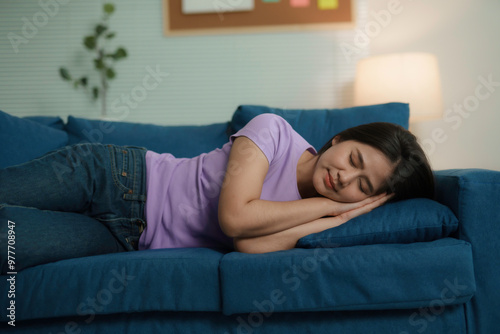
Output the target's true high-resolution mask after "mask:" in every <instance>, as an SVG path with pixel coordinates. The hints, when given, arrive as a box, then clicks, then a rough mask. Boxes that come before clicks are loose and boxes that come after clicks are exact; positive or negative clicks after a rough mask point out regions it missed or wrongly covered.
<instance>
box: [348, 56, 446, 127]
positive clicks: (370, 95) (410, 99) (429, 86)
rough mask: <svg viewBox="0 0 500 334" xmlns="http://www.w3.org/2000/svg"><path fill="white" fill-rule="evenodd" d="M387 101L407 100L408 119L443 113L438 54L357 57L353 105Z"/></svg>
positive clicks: (426, 118)
mask: <svg viewBox="0 0 500 334" xmlns="http://www.w3.org/2000/svg"><path fill="white" fill-rule="evenodd" d="M388 102H405V103H409V104H410V121H420V120H429V119H436V118H440V117H442V115H443V102H442V97H441V82H440V79H439V68H438V62H437V58H436V57H435V56H434V55H432V54H428V53H398V54H389V55H382V56H374V57H369V58H365V59H362V60H360V61H359V63H358V65H357V67H356V81H355V84H354V103H355V105H358V106H360V105H370V104H380V103H388Z"/></svg>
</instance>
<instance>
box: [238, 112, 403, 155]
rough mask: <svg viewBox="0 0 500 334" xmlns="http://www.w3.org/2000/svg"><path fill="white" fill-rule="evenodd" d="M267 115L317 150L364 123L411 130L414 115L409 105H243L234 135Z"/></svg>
mask: <svg viewBox="0 0 500 334" xmlns="http://www.w3.org/2000/svg"><path fill="white" fill-rule="evenodd" d="M263 113H272V114H276V115H279V116H281V117H283V118H284V119H285V120H286V121H287V122H288V123H290V125H291V126H292V127H293V128H294V130H295V131H297V132H298V133H299V134H300V135H301V136H302V137H304V139H305V140H307V142H308V143H309V144H311V145H312V146H314V148H316V150H319V149H320V148H321V147H323V145H324V144H325V143H326V142H327V141H329V140H330V139H331V138H332V137H333V136H334V135H336V134H337V133H339V132H341V131H343V130H345V129H348V128H351V127H353V126H357V125H361V124H366V123H373V122H389V123H395V124H398V125H401V126H403V127H404V128H405V129H408V119H409V115H410V111H409V106H408V104H406V103H387V104H379V105H370V106H361V107H352V108H345V109H279V108H271V107H265V106H253V105H242V106H239V107H238V109H237V110H236V112H235V113H234V114H233V117H232V120H231V128H230V131H231V134H233V133H236V132H237V131H239V130H240V129H241V128H242V127H244V126H245V125H246V124H247V123H248V122H249V121H250V120H251V119H252V118H254V117H255V116H257V115H259V114H263Z"/></svg>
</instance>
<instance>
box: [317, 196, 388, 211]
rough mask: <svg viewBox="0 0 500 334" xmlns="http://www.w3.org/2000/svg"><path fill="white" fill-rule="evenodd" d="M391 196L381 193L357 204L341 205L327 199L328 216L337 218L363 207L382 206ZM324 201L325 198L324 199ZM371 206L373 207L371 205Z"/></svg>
mask: <svg viewBox="0 0 500 334" xmlns="http://www.w3.org/2000/svg"><path fill="white" fill-rule="evenodd" d="M392 196H393V195H392V194H390V195H387V194H386V193H382V194H379V195H375V196H370V197H368V198H366V199H364V200H362V201H359V202H354V203H341V202H336V201H333V200H331V199H327V200H329V201H330V206H331V213H330V214H329V216H338V215H342V214H344V213H347V212H349V211H352V210H356V209H358V208H363V207H365V206H368V207H372V206H373V205H374V206H373V208H376V207H377V206H380V205H382V204H383V203H385V202H386V201H387V200H389V199H390V198H391V197H392ZM325 199H326V198H325ZM371 204H373V205H371Z"/></svg>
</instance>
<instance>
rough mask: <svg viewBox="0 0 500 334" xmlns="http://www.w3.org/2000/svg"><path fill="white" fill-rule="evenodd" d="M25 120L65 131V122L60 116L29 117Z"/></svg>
mask: <svg viewBox="0 0 500 334" xmlns="http://www.w3.org/2000/svg"><path fill="white" fill-rule="evenodd" d="M24 119H28V120H30V121H34V122H37V123H40V124H43V125H45V126H48V127H51V128H54V129H57V130H63V131H64V121H63V119H62V118H61V117H58V116H27V117H24Z"/></svg>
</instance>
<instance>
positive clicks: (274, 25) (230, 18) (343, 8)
mask: <svg viewBox="0 0 500 334" xmlns="http://www.w3.org/2000/svg"><path fill="white" fill-rule="evenodd" d="M183 1H192V0H163V21H164V34H165V35H167V36H179V35H180V36H182V35H205V34H233V33H256V32H277V31H304V30H331V29H346V28H353V27H354V26H355V15H354V13H355V8H354V6H355V0H303V1H300V0H247V1H248V2H251V4H252V8H250V9H249V8H247V9H244V10H241V11H231V4H237V3H242V2H241V0H240V1H238V0H210V1H211V2H210V7H211V8H210V9H209V11H210V10H211V11H212V12H203V10H201V11H200V12H196V11H194V12H193V11H191V10H189V8H187V7H186V5H187V4H188V5H189V3H188V2H184V3H183ZM194 1H196V0H194ZM191 3H192V2H191ZM194 4H195V6H197V5H199V4H200V3H198V4H197V3H194ZM297 4H302V6H297ZM304 4H307V5H304Z"/></svg>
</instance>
